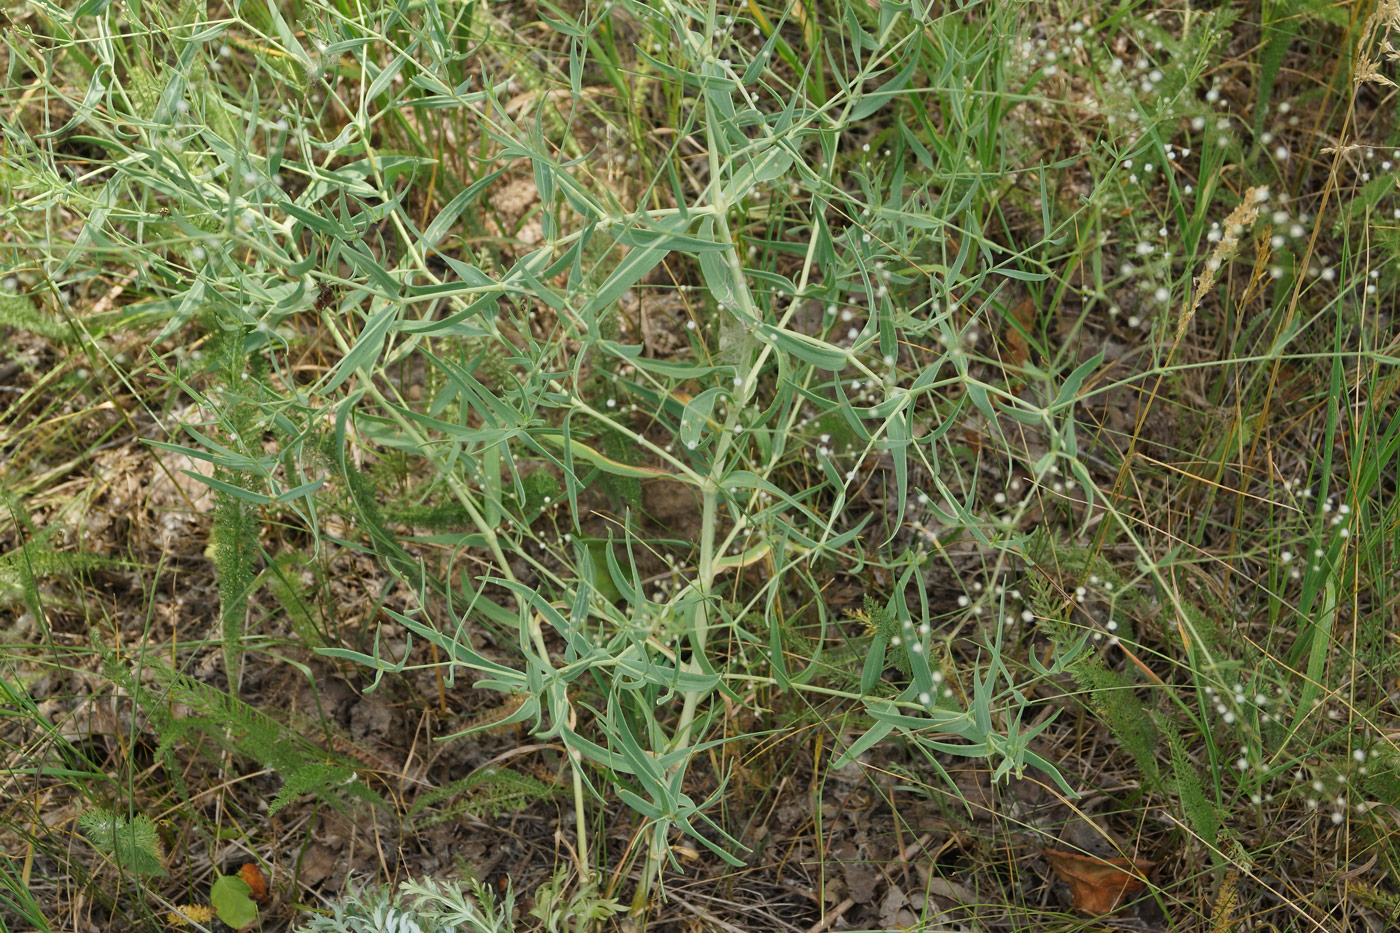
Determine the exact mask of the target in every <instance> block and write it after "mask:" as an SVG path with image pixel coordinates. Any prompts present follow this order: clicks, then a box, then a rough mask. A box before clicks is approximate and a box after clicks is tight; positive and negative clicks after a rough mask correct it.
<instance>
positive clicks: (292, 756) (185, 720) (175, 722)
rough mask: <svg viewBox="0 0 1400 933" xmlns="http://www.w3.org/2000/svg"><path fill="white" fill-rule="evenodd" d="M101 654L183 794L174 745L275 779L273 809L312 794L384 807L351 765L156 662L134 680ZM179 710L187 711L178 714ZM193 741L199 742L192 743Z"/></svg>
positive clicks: (107, 655)
mask: <svg viewBox="0 0 1400 933" xmlns="http://www.w3.org/2000/svg"><path fill="white" fill-rule="evenodd" d="M100 652H101V653H102V655H103V658H104V665H103V669H104V670H105V671H106V673H107V676H108V677H110V678H111V679H112V680H113V682H115V683H117V684H119V685H120V686H122V687H123V688H124V689H125V690H126V691H127V693H128V695H129V696H131V697H132V699H133V700H134V701H135V703H136V705H137V707H138V708H140V709H141V710H142V711H144V712H145V714H146V715H147V717H148V718H149V721H150V725H151V728H152V729H153V730H154V731H155V733H156V735H157V737H158V739H159V742H158V744H157V746H156V751H155V756H156V758H157V760H159V761H162V762H164V763H165V765H166V768H167V771H168V773H169V775H170V780H171V781H172V783H174V784H175V786H176V788H177V789H178V790H179V792H180V793H181V795H182V796H183V795H186V794H187V790H186V788H185V785H184V782H183V780H182V779H181V776H180V769H179V767H178V765H177V763H176V759H175V757H174V749H175V746H176V744H177V743H181V742H185V743H189V744H190V745H191V747H197V748H199V749H201V750H202V751H203V753H204V754H205V755H207V756H209V757H211V759H216V758H217V754H218V750H219V749H224V750H226V751H229V752H232V753H234V754H237V755H240V756H242V757H244V758H248V759H251V760H252V761H255V762H258V763H259V764H260V765H262V766H263V767H267V768H272V769H273V770H275V771H277V772H278V773H279V774H281V775H282V778H283V781H284V784H283V787H282V789H281V790H280V791H279V793H278V794H277V796H276V797H275V798H274V800H273V804H272V806H271V808H270V809H272V810H278V809H281V808H282V807H284V806H286V805H287V803H289V802H290V801H291V800H292V799H294V798H295V797H296V796H299V795H301V794H305V793H314V794H316V795H317V796H318V797H319V798H320V799H322V800H323V801H325V802H327V803H329V804H331V805H332V806H342V805H343V801H344V799H345V798H346V797H353V798H356V799H359V800H362V801H366V802H368V803H372V804H375V805H378V806H386V804H385V802H384V799H383V798H382V797H381V796H380V795H379V794H378V793H376V792H375V791H373V790H372V789H370V788H368V787H366V786H365V784H364V782H363V781H361V780H359V779H358V772H357V771H356V770H355V763H354V762H351V761H350V760H348V759H346V758H345V757H343V756H341V755H339V754H336V753H334V752H330V751H327V750H326V749H323V748H321V747H320V746H318V745H316V744H315V743H314V742H312V741H310V740H309V739H307V738H306V737H304V736H302V735H301V734H299V733H297V732H295V731H293V730H292V729H291V728H289V727H288V726H286V725H285V724H283V723H281V722H279V721H277V720H276V719H274V718H273V717H271V716H269V715H268V714H267V713H264V712H262V711H261V710H259V709H257V708H255V707H253V706H251V705H249V704H248V703H245V702H244V701H242V700H240V699H238V698H237V697H234V696H231V695H230V694H228V693H227V692H225V691H222V690H218V689H216V688H214V687H211V686H209V685H208V684H204V683H201V682H200V681H197V680H195V679H194V678H192V677H189V676H187V675H184V674H181V673H179V672H177V671H173V670H171V669H170V668H168V667H165V666H164V665H162V664H160V663H159V662H155V661H147V662H146V663H144V664H142V665H141V666H140V673H141V678H140V680H138V678H137V677H136V676H135V672H134V671H133V670H132V669H130V668H129V667H128V666H127V665H125V664H123V663H122V662H121V661H120V660H119V659H117V658H116V657H115V656H114V655H112V654H110V653H107V652H106V651H105V649H100ZM177 706H178V707H180V708H182V709H183V710H185V711H186V714H185V715H178V716H177V715H176V714H175V712H174V708H175V707H177ZM194 736H199V737H200V738H201V741H200V742H198V743H193V742H191V741H190V740H191V739H192V738H193V737H194Z"/></svg>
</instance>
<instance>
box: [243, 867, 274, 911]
mask: <svg viewBox="0 0 1400 933" xmlns="http://www.w3.org/2000/svg"><path fill="white" fill-rule="evenodd" d="M238 877H240V878H242V879H243V883H244V884H246V885H248V896H249V897H251V898H252V899H253V900H255V901H257V902H258V903H259V904H266V903H267V900H268V898H267V875H266V873H264V872H263V870H262V869H261V868H259V867H258V866H257V864H256V863H255V862H248V863H247V864H245V865H244V866H243V867H242V868H240V869H238Z"/></svg>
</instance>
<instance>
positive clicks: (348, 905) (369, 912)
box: [295, 878, 515, 933]
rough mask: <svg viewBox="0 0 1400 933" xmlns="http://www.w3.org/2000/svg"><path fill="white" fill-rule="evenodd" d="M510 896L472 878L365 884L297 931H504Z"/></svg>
mask: <svg viewBox="0 0 1400 933" xmlns="http://www.w3.org/2000/svg"><path fill="white" fill-rule="evenodd" d="M514 909H515V901H514V897H513V895H512V894H511V892H510V891H507V892H506V894H505V896H504V898H503V899H502V900H501V901H500V902H497V900H496V896H495V894H493V893H492V892H491V890H490V889H489V888H487V887H486V886H485V885H483V884H481V883H480V882H478V881H476V880H475V879H472V880H469V881H467V882H466V883H465V884H461V885H454V884H450V883H447V882H442V881H437V880H434V879H431V878H429V879H422V880H418V881H406V882H404V883H403V884H401V885H399V888H398V890H397V891H392V890H390V889H388V888H366V889H365V890H362V891H359V892H356V893H352V894H351V895H350V896H349V897H348V898H347V899H346V900H345V901H343V902H341V903H338V904H335V905H334V906H333V907H332V908H331V911H330V913H329V914H326V915H323V916H319V917H313V918H311V919H310V920H307V921H306V922H304V923H302V924H300V925H298V926H297V927H296V928H295V933H508V931H510V930H511V929H513V927H512V924H511V915H512V914H513V912H514Z"/></svg>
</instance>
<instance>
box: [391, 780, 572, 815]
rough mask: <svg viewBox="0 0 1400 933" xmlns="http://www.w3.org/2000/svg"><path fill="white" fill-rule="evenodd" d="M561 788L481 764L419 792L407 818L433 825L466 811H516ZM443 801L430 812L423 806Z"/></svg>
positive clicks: (484, 813)
mask: <svg viewBox="0 0 1400 933" xmlns="http://www.w3.org/2000/svg"><path fill="white" fill-rule="evenodd" d="M563 791H564V788H563V787H562V786H561V785H559V784H556V783H552V782H548V781H541V780H540V779H539V778H535V777H531V776H529V775H526V774H521V773H520V772H518V771H513V770H511V769H510V768H495V767H491V768H481V769H479V770H477V771H473V772H472V773H471V774H469V775H467V776H466V777H464V778H461V779H459V780H456V781H453V782H452V783H451V784H448V785H446V786H444V787H437V788H434V789H433V790H430V791H428V792H427V793H425V794H421V795H419V797H418V799H417V800H415V801H414V802H413V806H412V807H411V808H409V811H408V818H409V819H411V820H413V821H414V822H416V823H417V824H418V825H420V826H433V825H436V824H438V823H446V822H448V821H450V820H453V819H456V818H457V817H458V816H460V815H461V814H463V813H469V814H471V815H472V816H475V817H477V818H478V819H480V818H482V817H484V816H488V815H489V816H501V815H503V814H506V813H519V812H520V811H522V810H524V809H526V808H527V807H528V806H529V805H530V804H532V803H535V802H537V801H541V800H550V799H553V798H557V797H559V796H560V795H561V794H562V793H563ZM443 801H447V802H448V803H447V804H446V806H443V807H441V808H440V809H438V810H436V811H435V812H433V813H431V814H427V815H424V816H419V814H421V813H423V811H424V810H426V809H428V808H430V807H435V806H437V805H438V804H440V803H442V802H443Z"/></svg>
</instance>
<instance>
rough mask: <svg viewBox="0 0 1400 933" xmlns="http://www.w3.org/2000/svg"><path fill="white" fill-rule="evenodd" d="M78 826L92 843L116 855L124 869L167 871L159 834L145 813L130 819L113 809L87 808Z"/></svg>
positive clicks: (141, 872) (150, 873) (142, 872)
mask: <svg viewBox="0 0 1400 933" xmlns="http://www.w3.org/2000/svg"><path fill="white" fill-rule="evenodd" d="M78 828H79V829H81V830H82V831H83V835H84V836H86V837H87V838H88V841H89V842H91V843H92V844H93V846H95V847H96V848H98V849H100V850H101V851H103V852H106V853H108V854H109V855H111V856H112V857H113V858H115V859H116V862H117V864H118V865H120V866H121V867H122V868H125V869H127V870H128V871H132V872H135V873H136V874H138V875H147V876H157V875H164V874H166V869H165V863H164V859H165V849H164V846H163V845H162V844H161V841H160V834H159V832H157V830H156V825H155V823H153V822H152V821H151V818H150V817H148V816H146V815H145V814H143V813H137V814H136V815H134V816H132V817H129V818H128V817H127V816H126V814H124V813H117V812H115V811H113V810H105V809H101V808H98V809H95V810H88V811H86V812H85V813H82V814H80V815H79V816H78Z"/></svg>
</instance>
